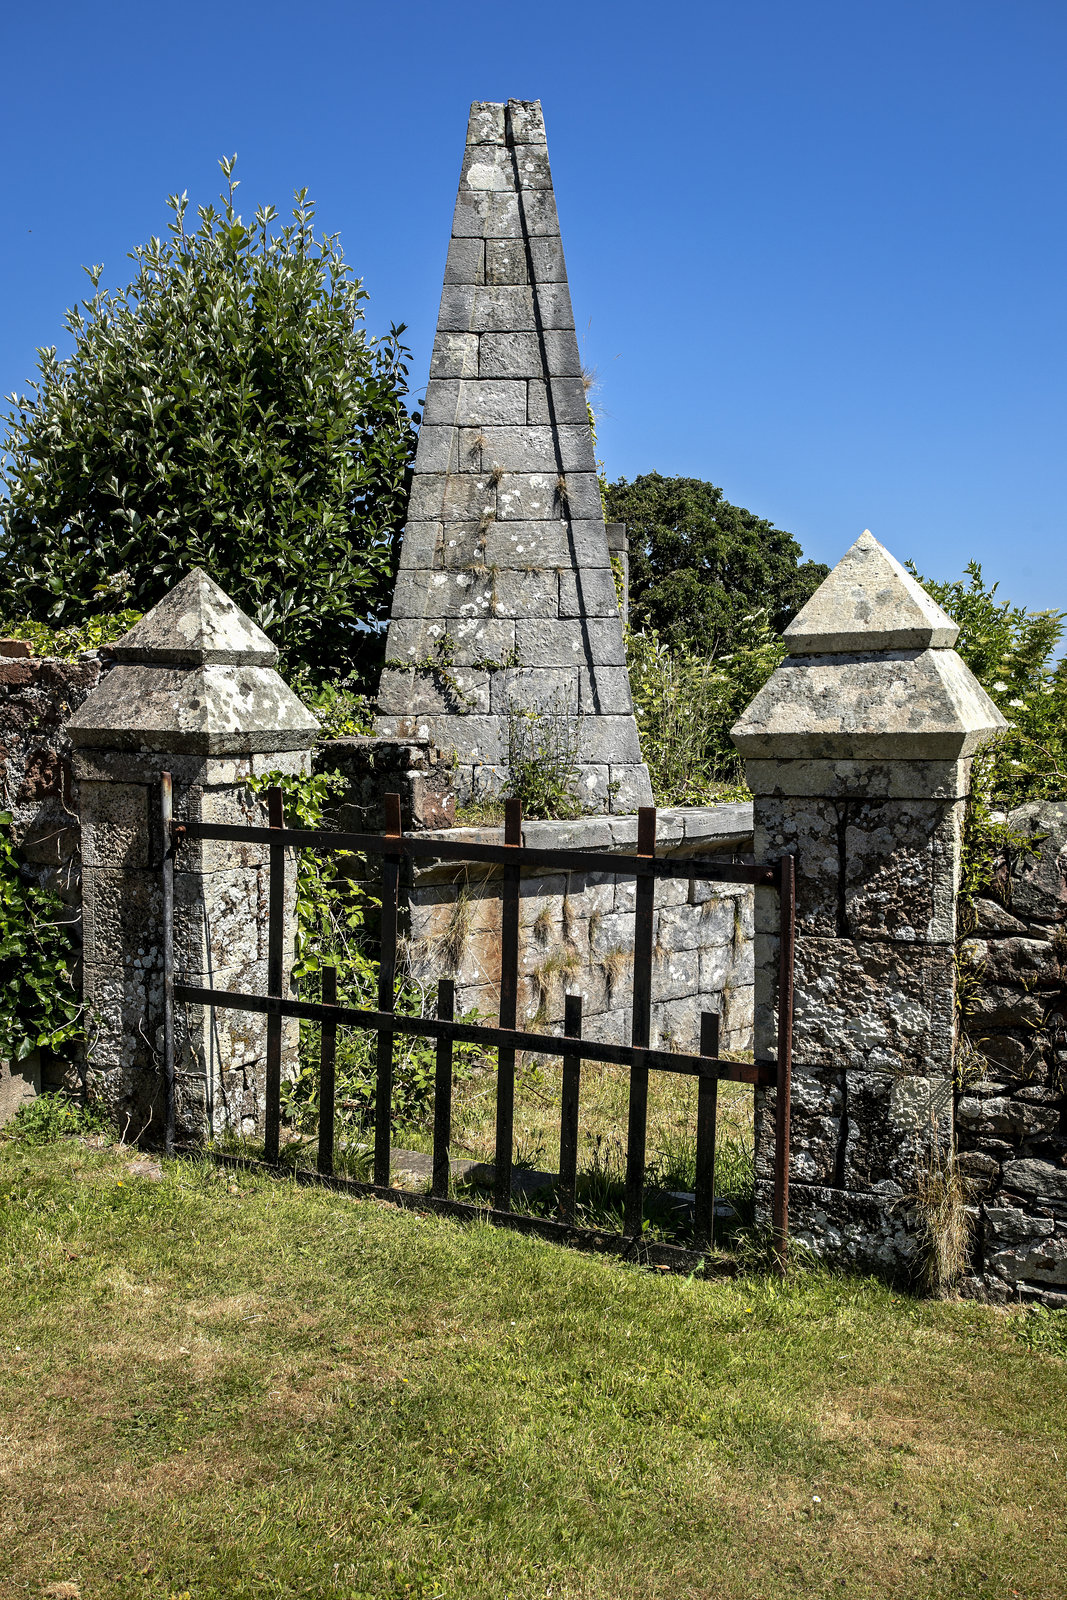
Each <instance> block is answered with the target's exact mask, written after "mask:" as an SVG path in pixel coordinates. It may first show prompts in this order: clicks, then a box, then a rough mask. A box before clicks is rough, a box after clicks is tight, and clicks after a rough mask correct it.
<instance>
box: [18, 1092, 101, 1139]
mask: <svg viewBox="0 0 1067 1600" xmlns="http://www.w3.org/2000/svg"><path fill="white" fill-rule="evenodd" d="M107 1128H108V1121H107V1117H106V1116H105V1115H104V1113H103V1112H102V1111H99V1110H97V1109H96V1108H95V1107H93V1106H79V1105H75V1103H74V1102H73V1101H72V1100H70V1099H68V1097H67V1096H66V1095H64V1094H39V1095H38V1096H37V1098H36V1099H35V1100H28V1101H27V1102H26V1104H25V1105H23V1106H19V1108H18V1110H17V1111H16V1112H15V1115H14V1116H13V1117H12V1119H11V1121H10V1122H9V1123H8V1125H7V1127H6V1128H5V1129H4V1133H3V1137H4V1138H6V1139H13V1140H14V1141H15V1143H16V1144H21V1145H42V1144H55V1143H56V1142H57V1140H59V1139H69V1138H72V1137H74V1136H82V1137H84V1136H85V1135H86V1134H91V1133H103V1132H105V1131H106V1130H107Z"/></svg>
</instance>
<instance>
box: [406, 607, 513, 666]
mask: <svg viewBox="0 0 1067 1600" xmlns="http://www.w3.org/2000/svg"><path fill="white" fill-rule="evenodd" d="M514 649H515V623H514V621H513V620H512V619H510V618H503V617H479V616H475V617H456V618H453V619H451V620H450V621H448V622H447V624H446V622H445V621H444V620H436V621H434V620H426V619H423V618H415V617H410V618H404V619H398V620H395V621H393V622H391V623H390V625H389V634H388V638H387V640H386V647H385V659H386V661H387V663H388V664H389V665H390V666H402V665H410V664H411V663H412V662H415V661H419V662H423V661H426V662H432V661H437V660H439V661H441V662H442V665H444V664H445V662H446V661H448V660H450V661H451V664H452V666H453V667H455V666H464V667H469V666H471V665H473V663H474V662H476V661H490V660H491V661H504V660H506V659H508V658H510V656H511V655H512V653H513V651H514Z"/></svg>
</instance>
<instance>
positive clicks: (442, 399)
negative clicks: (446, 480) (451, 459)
mask: <svg viewBox="0 0 1067 1600" xmlns="http://www.w3.org/2000/svg"><path fill="white" fill-rule="evenodd" d="M422 420H423V427H425V426H426V425H427V424H428V425H429V426H430V427H434V426H438V427H445V428H455V427H468V428H481V427H486V426H489V425H493V426H501V425H504V424H516V425H520V426H521V424H523V423H524V422H525V421H526V384H525V383H524V382H523V381H522V380H521V379H518V378H431V379H430V382H429V383H428V384H427V386H426V406H425V409H424V410H423V414H422ZM419 443H420V448H421V443H422V432H421V430H420V435H419ZM418 469H419V470H420V471H431V472H432V471H435V470H437V471H446V472H447V471H448V470H450V469H449V467H448V466H446V467H444V468H434V467H432V466H428V467H423V466H422V463H421V462H419V463H418Z"/></svg>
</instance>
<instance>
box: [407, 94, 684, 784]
mask: <svg viewBox="0 0 1067 1600" xmlns="http://www.w3.org/2000/svg"><path fill="white" fill-rule="evenodd" d="M378 707H379V717H378V724H377V726H378V731H379V733H381V734H382V735H386V736H391V737H400V738H403V737H409V738H410V737H429V738H430V739H432V741H433V742H434V744H435V745H437V746H438V748H440V749H441V750H444V751H446V752H454V753H455V759H456V769H455V782H456V792H457V795H458V797H459V799H460V800H461V801H466V800H468V799H470V798H472V797H479V796H481V795H484V794H493V793H495V792H498V791H499V790H500V789H501V788H502V787H504V786H505V785H506V783H507V781H508V775H509V768H510V766H511V765H512V764H514V763H515V762H517V761H518V760H520V759H523V760H529V759H535V760H536V759H540V760H542V761H547V762H553V761H555V762H559V763H562V764H566V762H567V760H568V759H570V758H571V756H573V761H574V765H575V767H576V768H577V774H578V780H577V781H578V793H579V795H580V796H581V799H582V801H583V803H584V805H585V807H586V809H588V810H590V811H602V812H606V811H615V812H627V811H633V810H635V809H636V807H638V806H640V805H649V804H651V800H652V793H651V786H650V784H649V778H648V771H647V768H646V767H645V766H644V765H643V764H642V762H641V751H640V746H639V743H638V738H637V725H636V722H635V721H634V715H633V705H632V702H631V699H630V683H629V677H628V674H627V671H626V656H625V650H624V646H623V634H622V623H621V620H620V616H619V606H618V599H617V594H616V588H615V581H614V575H613V572H612V567H611V561H610V557H609V554H608V542H607V535H606V533H605V528H604V515H603V509H602V506H601V501H600V491H599V487H598V484H597V478H596V463H595V461H594V458H593V435H592V428H591V425H590V420H589V410H588V406H587V404H586V398H585V386H584V384H583V381H582V370H581V363H580V361H579V357H578V341H577V338H576V336H575V331H574V314H573V312H572V310H571V299H570V291H569V289H568V287H567V274H566V269H565V267H564V263H563V247H562V244H561V241H560V234H559V222H558V220H557V217H556V202H555V196H554V194H553V191H552V176H551V173H550V171H549V165H548V147H547V145H546V142H545V129H544V121H543V119H542V116H541V106H540V102H539V101H524V100H509V101H508V102H507V103H506V104H501V105H497V104H493V103H488V102H476V103H475V104H474V105H473V106H472V107H471V114H470V122H469V125H468V129H467V147H466V151H465V153H464V157H463V170H462V174H461V177H460V183H459V195H458V197H457V200H456V211H455V219H454V221H453V224H452V240H451V244H450V245H449V251H448V262H447V265H446V268H445V283H444V291H443V293H442V296H441V311H440V315H439V317H438V321H437V336H436V338H435V340H434V347H433V358H432V361H431V366H430V380H429V383H428V385H427V389H426V405H425V410H424V412H423V418H422V426H421V429H420V433H419V447H418V454H417V456H416V459H415V472H414V478H413V481H412V486H411V498H410V502H409V505H408V521H407V525H406V528H405V531H404V538H403V545H402V553H401V560H400V571H399V575H398V578H397V585H396V592H395V596H394V601H393V611H392V618H391V621H390V623H389V633H388V639H387V645H386V667H385V670H384V672H383V674H382V681H381V688H380V693H379V701H378ZM539 752H540V754H539Z"/></svg>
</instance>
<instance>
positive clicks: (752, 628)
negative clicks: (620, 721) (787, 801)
mask: <svg viewBox="0 0 1067 1600" xmlns="http://www.w3.org/2000/svg"><path fill="white" fill-rule="evenodd" d="M736 637H737V639H738V646H737V648H736V649H735V650H733V651H732V652H731V653H730V654H729V655H723V656H719V657H716V658H710V659H709V658H706V657H704V656H701V655H699V654H697V653H696V652H695V651H693V650H690V649H689V648H688V647H687V646H685V645H674V646H673V647H672V646H669V645H668V644H667V643H665V642H664V641H663V640H662V639H661V638H660V636H659V635H658V634H657V633H654V632H647V633H629V634H628V635H627V659H628V662H629V668H630V689H631V692H632V694H633V701H634V714H635V715H636V717H637V728H638V732H639V734H640V736H641V754H642V756H643V757H644V759H645V761H646V762H647V763H648V770H649V774H650V776H651V778H652V793H653V796H654V797H655V801H656V804H657V805H659V806H684V805H705V804H707V803H709V802H711V801H715V800H730V799H737V798H747V795H748V790H747V789H746V788H745V786H744V771H743V764H742V762H741V758H740V756H739V755H738V753H737V750H736V749H735V747H734V745H733V742H732V741H731V739H730V729H731V728H732V727H733V725H734V723H735V722H736V721H737V719H738V717H739V716H740V715H741V712H742V711H743V710H744V708H745V707H746V706H747V705H748V703H749V701H750V700H751V699H752V697H753V695H754V694H755V693H756V691H757V690H758V689H760V688H761V687H762V685H763V684H764V683H765V682H766V681H767V679H768V678H769V677H770V675H771V673H772V672H773V671H774V669H775V667H776V666H777V665H778V663H779V661H781V659H782V657H783V656H784V654H785V646H784V645H783V644H782V641H781V639H780V638H778V637H777V636H776V635H775V634H774V633H773V632H772V631H771V628H770V625H769V622H768V618H767V613H766V612H765V611H755V612H751V613H749V614H748V615H746V616H745V617H744V618H742V619H741V622H740V623H739V624H738V627H737V630H736Z"/></svg>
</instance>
